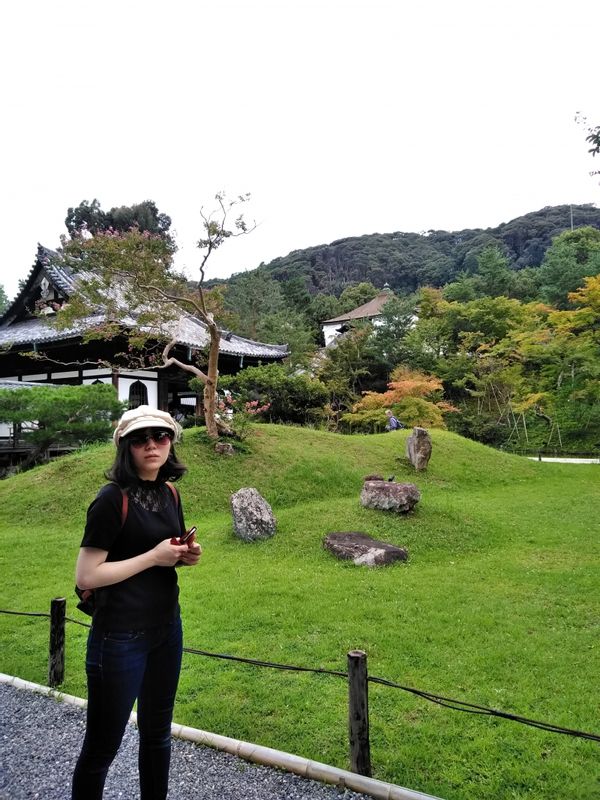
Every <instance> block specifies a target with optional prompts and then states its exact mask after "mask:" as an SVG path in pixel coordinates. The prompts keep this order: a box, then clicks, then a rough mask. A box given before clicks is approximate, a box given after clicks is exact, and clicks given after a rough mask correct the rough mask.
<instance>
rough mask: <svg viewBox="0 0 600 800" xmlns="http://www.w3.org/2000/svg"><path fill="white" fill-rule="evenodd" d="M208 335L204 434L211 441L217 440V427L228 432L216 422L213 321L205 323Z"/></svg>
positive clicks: (215, 331)
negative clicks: (205, 433)
mask: <svg viewBox="0 0 600 800" xmlns="http://www.w3.org/2000/svg"><path fill="white" fill-rule="evenodd" d="M207 326H208V330H209V333H210V348H209V351H208V372H207V378H208V380H207V381H206V383H205V384H204V419H205V422H206V432H207V434H208V435H209V437H210V438H211V439H218V438H219V427H221V429H223V428H225V429H227V430H228V428H227V426H226V425H219V422H218V420H217V382H218V380H219V369H218V367H219V329H218V328H217V326H216V324H215V323H214V321H212V320H211V321H209V322H207Z"/></svg>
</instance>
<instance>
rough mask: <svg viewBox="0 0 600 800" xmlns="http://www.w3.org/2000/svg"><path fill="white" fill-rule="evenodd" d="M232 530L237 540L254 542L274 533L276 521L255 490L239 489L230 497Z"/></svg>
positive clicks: (264, 501)
mask: <svg viewBox="0 0 600 800" xmlns="http://www.w3.org/2000/svg"><path fill="white" fill-rule="evenodd" d="M231 513H232V515H233V530H234V532H235V535H236V536H237V537H238V538H239V539H243V540H244V541H245V542H254V541H256V540H257V539H268V538H269V537H271V536H273V534H274V533H275V525H276V523H277V520H276V519H275V517H274V516H273V511H272V509H271V506H270V505H269V504H268V503H267V501H266V500H265V499H264V497H262V496H261V495H260V493H259V492H258V491H257V490H256V489H240V490H239V491H237V492H235V493H234V494H232V495H231Z"/></svg>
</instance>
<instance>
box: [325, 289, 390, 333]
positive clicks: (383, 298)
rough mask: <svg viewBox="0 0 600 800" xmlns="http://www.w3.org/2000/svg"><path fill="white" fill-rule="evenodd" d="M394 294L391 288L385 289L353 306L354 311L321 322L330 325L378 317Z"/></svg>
mask: <svg viewBox="0 0 600 800" xmlns="http://www.w3.org/2000/svg"><path fill="white" fill-rule="evenodd" d="M393 296H394V295H393V294H392V292H390V290H389V289H384V290H383V291H382V292H380V293H379V294H378V295H377V297H374V298H373V299H372V300H369V302H368V303H363V304H362V306H358V307H357V308H353V309H352V311H348V312H347V313H346V314H340V315H339V317H332V318H331V319H326V320H325V322H323V323H321V324H322V325H328V324H329V323H331V322H349V321H350V320H353V319H370V318H372V317H378V316H379V315H380V314H381V309H382V308H383V307H384V305H385V304H386V303H387V301H388V300H389V299H390V297H393Z"/></svg>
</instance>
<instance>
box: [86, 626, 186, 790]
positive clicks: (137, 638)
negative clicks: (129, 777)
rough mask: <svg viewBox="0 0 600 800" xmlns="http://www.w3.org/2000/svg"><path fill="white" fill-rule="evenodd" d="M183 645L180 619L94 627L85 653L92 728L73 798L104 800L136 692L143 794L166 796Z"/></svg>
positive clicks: (88, 730) (88, 726) (89, 732)
mask: <svg viewBox="0 0 600 800" xmlns="http://www.w3.org/2000/svg"><path fill="white" fill-rule="evenodd" d="M182 647H183V641H182V633H181V621H180V620H177V621H176V622H173V623H172V624H170V625H163V626H160V627H157V628H148V629H147V630H144V631H127V632H122V631H115V632H111V631H104V630H99V629H98V628H95V627H92V630H91V631H90V635H89V638H88V649H87V658H86V672H87V680H88V707H87V728H86V733H85V739H84V742H83V748H82V750H81V755H80V756H79V760H78V761H77V766H76V767H75V773H74V775H73V794H72V800H101V798H102V792H103V789H104V782H105V780H106V775H107V773H108V768H109V767H110V765H111V763H112V761H113V759H114V757H115V756H116V754H117V750H118V749H119V746H120V745H121V740H122V738H123V733H124V732H125V726H126V724H127V720H128V719H129V715H130V713H131V710H132V708H133V704H134V702H135V700H136V698H137V701H138V708H137V714H138V729H139V736H140V750H139V771H140V790H141V800H164V799H165V798H166V796H167V788H168V782H169V762H170V759H171V721H172V718H173V705H174V703H175V693H176V691H177V683H178V680H179V671H180V668H181V654H182Z"/></svg>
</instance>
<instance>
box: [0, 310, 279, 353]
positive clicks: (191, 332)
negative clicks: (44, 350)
mask: <svg viewBox="0 0 600 800" xmlns="http://www.w3.org/2000/svg"><path fill="white" fill-rule="evenodd" d="M102 322H104V317H102V316H100V315H96V316H90V317H86V319H84V320H81V322H79V323H77V324H76V325H72V326H70V327H68V328H63V329H59V328H56V327H55V326H53V325H49V324H48V323H47V322H46V321H45V320H44V319H41V318H36V319H29V320H26V321H25V322H16V323H14V325H7V326H5V327H0V347H11V346H13V347H23V346H28V345H29V346H30V347H31V349H34V346H36V345H40V344H41V345H44V344H48V343H50V342H59V341H62V340H65V339H73V338H75V337H78V336H82V335H83V334H84V333H85V331H87V330H89V329H90V328H92V327H94V326H95V325H100V324H102ZM122 323H123V325H125V326H131V325H133V324H134V321H133V319H131V318H129V319H123V320H122ZM171 327H173V328H174V334H175V337H176V339H177V341H178V343H179V344H182V345H185V346H187V347H196V348H199V349H200V348H203V347H207V346H208V343H209V335H208V331H207V329H206V327H205V326H204V325H203V324H202V322H200V320H196V319H194V318H193V317H187V316H183V317H181V318H180V319H179V320H178V322H176V323H173V324H172V326H171ZM219 350H220V352H221V353H224V354H227V355H232V356H249V357H252V358H285V356H286V355H287V352H288V349H287V345H278V344H265V343H263V342H254V341H252V340H251V339H244V338H243V337H241V336H236V335H235V334H226V336H221V342H220V347H219Z"/></svg>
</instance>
